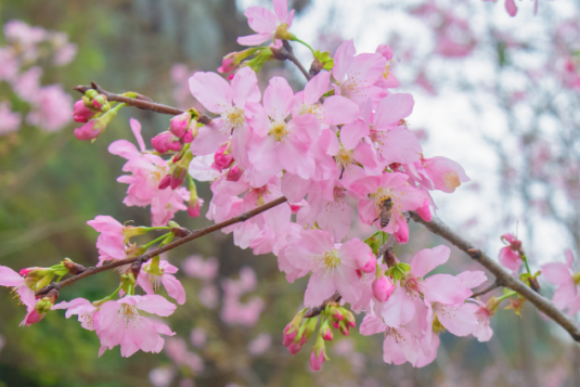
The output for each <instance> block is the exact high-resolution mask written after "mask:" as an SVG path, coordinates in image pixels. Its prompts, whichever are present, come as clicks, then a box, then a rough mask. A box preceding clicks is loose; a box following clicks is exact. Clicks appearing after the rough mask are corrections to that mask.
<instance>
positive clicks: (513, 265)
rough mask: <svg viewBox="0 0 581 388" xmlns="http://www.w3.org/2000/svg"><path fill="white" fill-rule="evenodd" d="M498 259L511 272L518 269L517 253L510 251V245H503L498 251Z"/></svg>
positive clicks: (519, 260) (518, 257)
mask: <svg viewBox="0 0 581 388" xmlns="http://www.w3.org/2000/svg"><path fill="white" fill-rule="evenodd" d="M498 261H499V262H500V264H502V265H503V266H504V267H506V268H508V269H510V270H512V271H513V272H516V271H518V269H519V267H520V263H521V259H520V256H519V255H518V253H516V252H514V251H512V250H511V249H510V247H504V248H502V249H501V250H500V252H498Z"/></svg>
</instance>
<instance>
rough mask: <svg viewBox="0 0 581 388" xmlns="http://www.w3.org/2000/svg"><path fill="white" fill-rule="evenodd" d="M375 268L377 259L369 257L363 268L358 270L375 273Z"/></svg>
mask: <svg viewBox="0 0 581 388" xmlns="http://www.w3.org/2000/svg"><path fill="white" fill-rule="evenodd" d="M376 266H377V259H376V258H375V256H373V255H370V257H369V260H368V261H367V263H365V265H364V266H363V267H361V268H360V270H361V272H365V273H372V272H375V267H376Z"/></svg>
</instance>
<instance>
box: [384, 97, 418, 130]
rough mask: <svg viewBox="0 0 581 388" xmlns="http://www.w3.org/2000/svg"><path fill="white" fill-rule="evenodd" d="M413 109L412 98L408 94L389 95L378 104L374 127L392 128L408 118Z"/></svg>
mask: <svg viewBox="0 0 581 388" xmlns="http://www.w3.org/2000/svg"><path fill="white" fill-rule="evenodd" d="M413 109H414V98H413V97H412V95H411V94H409V93H391V94H388V95H387V97H385V98H384V99H383V100H381V101H380V102H379V105H378V106H377V110H376V112H375V116H374V122H375V127H376V128H378V129H383V128H386V127H389V126H394V125H397V124H398V123H399V121H400V120H401V119H404V118H406V117H408V116H409V115H410V114H411V113H412V111H413Z"/></svg>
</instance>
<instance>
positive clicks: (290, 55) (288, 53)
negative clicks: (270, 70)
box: [282, 40, 313, 81]
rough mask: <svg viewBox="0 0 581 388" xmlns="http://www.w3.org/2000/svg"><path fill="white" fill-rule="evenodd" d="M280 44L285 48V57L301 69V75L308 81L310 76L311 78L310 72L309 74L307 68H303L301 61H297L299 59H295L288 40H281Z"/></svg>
mask: <svg viewBox="0 0 581 388" xmlns="http://www.w3.org/2000/svg"><path fill="white" fill-rule="evenodd" d="M282 46H283V47H284V48H285V50H286V53H285V54H286V59H288V60H289V61H291V62H292V63H294V64H295V65H296V66H297V67H298V68H299V70H300V71H301V73H303V75H304V76H305V77H306V78H307V81H309V80H310V79H311V78H313V77H312V76H311V74H309V72H308V71H307V69H305V67H304V66H303V65H302V63H300V62H299V60H298V59H297V57H295V53H294V51H293V48H292V46H291V45H290V43H289V42H288V40H283V41H282Z"/></svg>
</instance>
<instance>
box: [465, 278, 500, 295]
mask: <svg viewBox="0 0 581 388" xmlns="http://www.w3.org/2000/svg"><path fill="white" fill-rule="evenodd" d="M498 287H502V286H501V285H500V284H499V283H498V279H496V280H495V281H494V283H492V284H491V285H489V286H488V287H486V288H485V289H484V290H482V291H478V292H475V293H474V294H472V296H471V298H476V297H477V296H480V295H484V294H488V293H489V292H490V291H492V290H494V289H496V288H498Z"/></svg>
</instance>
